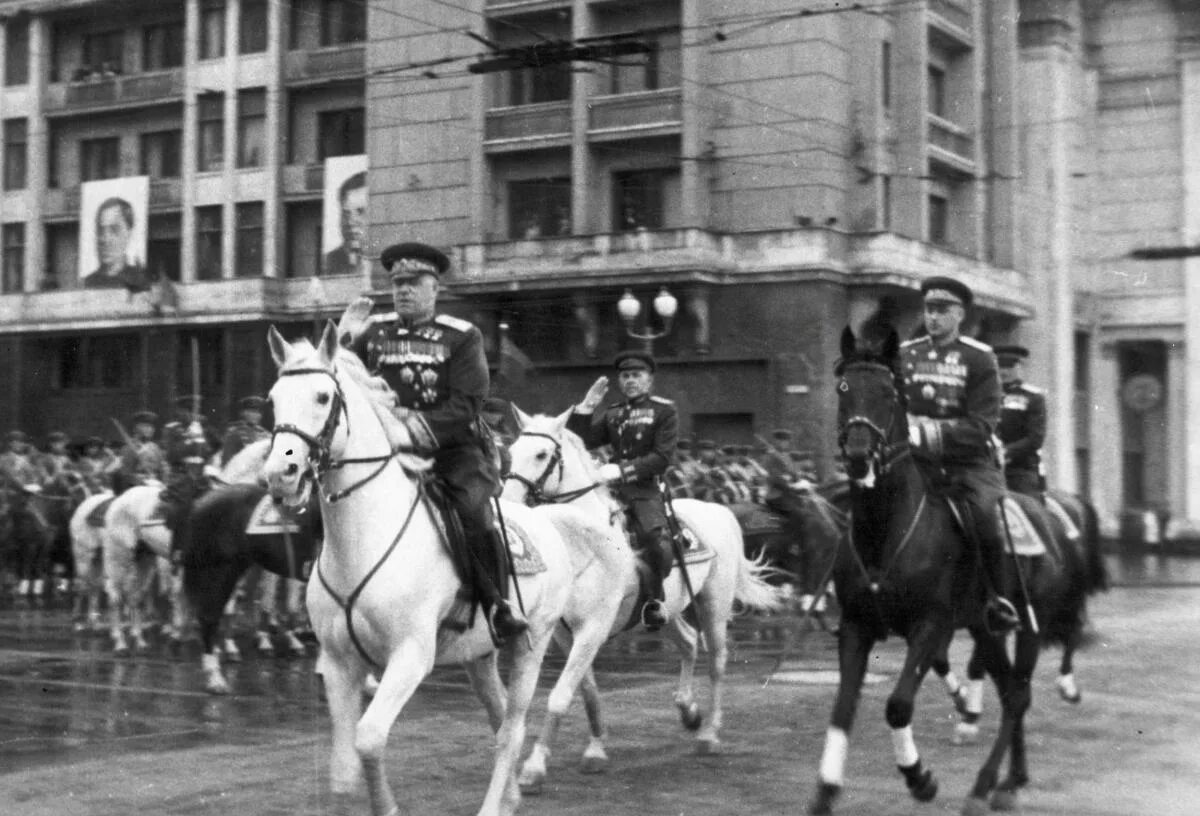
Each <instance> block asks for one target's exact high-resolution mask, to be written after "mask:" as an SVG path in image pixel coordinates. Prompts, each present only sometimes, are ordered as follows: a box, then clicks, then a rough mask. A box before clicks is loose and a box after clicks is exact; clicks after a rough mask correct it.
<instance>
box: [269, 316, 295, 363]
mask: <svg viewBox="0 0 1200 816" xmlns="http://www.w3.org/2000/svg"><path fill="white" fill-rule="evenodd" d="M267 345H268V346H270V347H271V358H272V359H273V360H274V361H275V367H276V368H282V367H283V364H284V363H286V362H287V358H288V353H289V352H290V351H291V350H292V347H291V344H289V343H288V341H287V340H284V339H283V335H282V334H280V333H279V329H277V328H275V324H273V323H272V324H271V328H269V329H267Z"/></svg>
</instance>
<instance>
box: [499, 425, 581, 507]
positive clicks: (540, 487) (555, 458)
mask: <svg viewBox="0 0 1200 816" xmlns="http://www.w3.org/2000/svg"><path fill="white" fill-rule="evenodd" d="M520 436H536V437H540V438H542V439H549V440H550V441H551V442H553V443H554V453H553V454H552V455H551V456H550V461H549V462H547V463H546V469H545V470H543V471H542V475H541V476H539V477H538V478H537V479H535V480H532V481H531V480H529V479H527V478H526V477H524V476H522V475H521V474H520V473H509V474H507V475H506V476H505V477H504V480H505V481H508V480H509V479H512V480H514V481H516V482H519V483H521V484H523V485H525V487H526V489H527V490H528V491H529V498H531V499H532V500H533V502H534V503H535V504H566V503H568V502H573V501H575V500H576V499H578V498H580V497H581V496H586V495H587V494H588V493H590V492H591V491H593V490H595V489H596V488H597V487H599V486H600V484H601V483H600V482H592V483H591V484H590V485H585V486H584V487H580V488H577V489H575V490H568V491H566V492H565V493H555V494H554V495H550V494H548V493H546V492H545V487H546V482H547V481H549V480H550V474H551V473H553V472H554V471H555V470H556V469H557V470H558V479H559V481H562V477H563V455H562V443H561V442H559V441H558V438H557V437H554V436H552V435H550V434H548V433H541V432H540V431H522V432H521V434H520ZM518 438H519V437H518Z"/></svg>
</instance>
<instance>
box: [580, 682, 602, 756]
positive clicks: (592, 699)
mask: <svg viewBox="0 0 1200 816" xmlns="http://www.w3.org/2000/svg"><path fill="white" fill-rule="evenodd" d="M579 691H580V693H581V695H582V696H583V710H584V711H585V712H586V713H587V720H588V730H589V732H590V734H591V736H590V738H589V739H588V744H587V748H585V749H584V750H583V760H582V761H581V762H580V764H579V772H580V773H585V774H597V773H603V772H604V771H605V770H606V769H607V768H608V752H607V751H605V750H604V739H605V737H606V736H607V735H606V733H605V731H604V717H603V714H602V711H601V709H600V688H599V687H598V686H597V685H596V672H595V670H594V669H593V668H592V667H591V666H588V670H587V671H586V672H585V673H584V675H583V680H581V681H580V683H579Z"/></svg>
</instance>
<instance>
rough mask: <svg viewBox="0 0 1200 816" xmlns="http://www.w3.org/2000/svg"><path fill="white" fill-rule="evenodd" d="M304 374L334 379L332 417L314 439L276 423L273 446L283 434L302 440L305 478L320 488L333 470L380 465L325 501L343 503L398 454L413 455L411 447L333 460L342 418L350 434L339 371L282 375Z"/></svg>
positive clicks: (285, 373) (315, 370)
mask: <svg viewBox="0 0 1200 816" xmlns="http://www.w3.org/2000/svg"><path fill="white" fill-rule="evenodd" d="M302 374H324V375H325V376H327V377H329V378H330V379H331V380H333V389H334V390H333V399H332V404H331V405H330V406H329V415H328V416H327V417H325V424H324V425H322V426H321V430H320V431H318V432H317V434H316V436H313V435H312V434H310V433H308V431H306V430H304V429H303V428H301V427H299V426H297V425H293V424H292V423H290V422H283V423H278V424H276V425H275V428H274V430H272V432H271V445H272V446H274V444H275V437H277V436H279V434H281V433H287V434H292V435H293V436H298V437H300V438H301V439H303V440H304V442H305V443H306V444H307V445H308V458H307V462H308V468H307V469H306V470H305V471H304V473H303V474H302V477H303V476H310V477H311V478H312V479H313V481H314V482H316V484H317V485H318V487H320V486H321V481H322V480H323V479H324V478H325V476H326V474H328V473H329V471H331V470H340V469H341V468H343V467H346V466H347V465H370V464H377V465H378V467H377V468H375V469H374V470H372V471H371V472H370V473H368V474H367V475H366V476H365V477H363V478H362V479H359V480H358V481H357V482H355V483H354V484H352V485H350V486H349V487H347V488H344V489H342V490H337V491H334V492H333V493H326V494H324V498H325V501H327V502H329V503H330V504H333V503H335V502H339V501H341V500H342V499H344V498H346V497H347V496H349V495H350V494H351V493H353V492H355V491H356V490H358V489H359V488H360V487H363V486H364V485H366V484H367V483H369V482H370V481H371V480H372V479H374V478H375V477H376V476H378V475H379V474H381V473H383V471H384V469H385V468H386V467H387V465H388V462H390V461H391V460H392V459H394V458H395V457H396V455H397V454H400V453H411V452H412V449H411V448H407V447H397V448H395V449H393V450H392V451H390V452H389V453H385V454H381V455H379V456H361V457H354V458H349V459H334V458H333V450H332V447H331V446H332V444H333V437H334V434H336V433H337V431H338V428H339V426H340V423H341V417H342V416H343V415H345V417H346V434H347V435H349V434H350V411H349V409H348V408H347V407H346V395H345V394H344V393H343V392H342V384H341V383H340V382H339V381H338V378H337V373H336V369H335V370H333V371H331V370H329V369H327V368H293V369H290V370H288V371H281V372H279V376H280V377H281V378H282V377H296V376H300V375H302Z"/></svg>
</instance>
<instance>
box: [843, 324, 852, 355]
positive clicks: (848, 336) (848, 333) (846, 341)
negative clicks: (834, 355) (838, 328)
mask: <svg viewBox="0 0 1200 816" xmlns="http://www.w3.org/2000/svg"><path fill="white" fill-rule="evenodd" d="M853 354H854V330H853V329H851V328H850V326H849V325H847V326H846V328H844V329H842V359H843V360H848V359H850V357H851V355H853Z"/></svg>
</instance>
